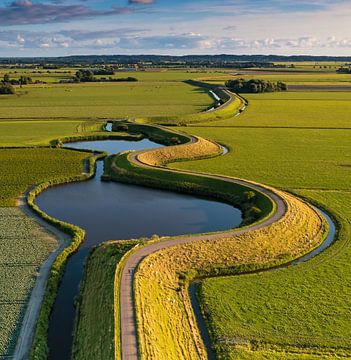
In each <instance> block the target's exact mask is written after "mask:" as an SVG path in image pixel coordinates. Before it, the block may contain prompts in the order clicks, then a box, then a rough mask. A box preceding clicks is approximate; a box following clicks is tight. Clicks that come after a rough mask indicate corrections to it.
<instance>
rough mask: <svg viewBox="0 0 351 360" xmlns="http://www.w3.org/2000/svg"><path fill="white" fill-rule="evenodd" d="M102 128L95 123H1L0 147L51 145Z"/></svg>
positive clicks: (32, 121)
mask: <svg viewBox="0 0 351 360" xmlns="http://www.w3.org/2000/svg"><path fill="white" fill-rule="evenodd" d="M102 126H103V123H101V122H94V121H70V120H61V121H60V120H51V121H45V120H41V121H37V120H31V121H30V120H26V121H20V120H12V121H0V147H11V146H16V147H17V146H36V145H50V143H51V141H52V140H54V139H58V138H62V137H65V136H74V135H87V134H88V135H89V133H91V132H95V131H100V130H101V128H102Z"/></svg>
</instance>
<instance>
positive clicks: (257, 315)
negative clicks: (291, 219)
mask: <svg viewBox="0 0 351 360" xmlns="http://www.w3.org/2000/svg"><path fill="white" fill-rule="evenodd" d="M247 98H248V100H249V107H248V109H247V112H245V113H243V114H241V115H240V116H239V117H237V118H234V119H230V120H225V121H218V122H216V123H211V124H210V123H208V124H206V123H204V124H201V126H202V127H196V126H197V125H196V126H194V127H192V128H191V130H190V129H189V128H188V129H185V128H184V129H183V130H187V131H189V132H191V133H194V134H197V135H200V136H203V137H210V138H211V139H214V140H216V141H218V142H220V143H222V144H224V145H226V146H228V147H229V148H230V150H231V152H230V153H229V154H227V155H226V156H225V157H223V158H215V159H209V160H201V161H197V162H189V163H181V164H176V167H180V168H183V169H192V170H194V169H196V170H199V171H206V172H212V173H217V174H218V173H220V174H228V175H231V176H238V177H243V178H245V179H251V180H254V181H259V182H263V183H265V184H271V185H274V186H276V187H279V188H284V189H288V190H289V191H291V192H294V193H296V194H298V195H300V196H303V197H305V198H307V199H309V200H310V201H312V202H314V203H317V204H320V206H322V207H324V208H325V209H327V210H328V211H329V212H330V213H332V214H334V216H335V217H336V219H337V221H338V223H339V233H338V237H337V238H338V241H337V242H336V243H335V244H334V245H333V246H332V247H330V248H329V249H328V250H327V251H325V252H324V253H323V254H322V255H319V256H318V257H316V258H315V259H313V260H310V261H308V262H306V263H304V264H300V265H299V266H297V267H294V268H290V269H284V270H280V271H276V272H271V273H265V274H257V275H245V276H239V277H227V278H223V279H220V278H215V279H208V280H205V281H204V282H203V284H202V286H201V292H200V295H201V296H200V297H201V303H203V306H204V311H205V313H206V314H207V315H208V319H209V320H208V321H209V326H210V328H211V331H212V338H213V340H214V344H215V346H216V349H217V352H218V354H219V355H220V356H222V357H223V358H226V359H237V358H240V359H241V358H242V359H266V358H269V359H271V358H272V359H275V358H276V359H304V358H306V359H317V358H334V356H335V355H336V354H338V355H340V356H342V355H344V356H345V354H347V355H349V354H350V348H349V339H350V333H349V330H350V322H349V312H348V310H349V307H350V301H349V299H350V293H349V287H347V285H345V284H347V280H345V279H348V278H349V277H350V274H351V270H350V269H349V264H348V261H347V260H346V259H347V258H348V257H349V255H348V254H349V252H350V246H349V240H350V231H349V229H350V228H349V223H350V216H351V213H350V211H351V208H350V195H349V189H350V182H349V179H350V175H351V173H350V167H349V165H350V163H351V153H350V149H351V134H350V133H349V131H350V130H348V129H345V128H349V124H350V123H349V119H348V117H349V116H348V115H347V114H348V103H347V102H345V99H348V98H349V93H342V92H337V93H334V92H333V93H330V92H329V93H318V92H308V93H284V94H283V93H277V94H263V95H262V96H261V95H259V96H256V95H248V96H247ZM327 109H332V111H331V112H329V111H327ZM331 114H333V116H331ZM272 127H274V128H272ZM327 127H328V128H329V129H326V128H327ZM311 128H313V129H311ZM172 166H175V165H172ZM335 294H338V296H337V297H336V296H335ZM331 314H333V315H331ZM235 344H236V345H235ZM289 351H291V352H292V353H289ZM293 353H295V355H294V354H293ZM296 353H298V355H296ZM318 354H319V355H318ZM322 354H324V356H323V355H322Z"/></svg>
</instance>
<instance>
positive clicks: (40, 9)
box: [0, 0, 351, 57]
mask: <svg viewBox="0 0 351 360" xmlns="http://www.w3.org/2000/svg"><path fill="white" fill-rule="evenodd" d="M350 19H351V1H349V0H334V1H330V0H309V1H307V0H295V1H284V0H280V1H279V0H212V1H209V0H197V1H191V0H174V1H170V0H117V1H97V0H0V57H3V56H61V55H72V54H141V53H144V54H171V55H185V54H218V53H227V54H282V55H290V54H309V55H351V52H350V50H351V30H350V26H349V23H350Z"/></svg>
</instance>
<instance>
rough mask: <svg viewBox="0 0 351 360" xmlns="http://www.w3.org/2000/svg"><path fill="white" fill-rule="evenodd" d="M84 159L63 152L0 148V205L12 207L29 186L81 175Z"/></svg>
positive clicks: (61, 150) (71, 152) (75, 154)
mask: <svg viewBox="0 0 351 360" xmlns="http://www.w3.org/2000/svg"><path fill="white" fill-rule="evenodd" d="M86 157H87V155H86V154H84V153H79V152H73V151H68V150H64V149H49V148H47V149H27V148H26V149H0V158H1V161H0V183H1V188H0V206H14V205H15V204H16V200H17V198H18V197H19V196H20V195H21V194H22V193H24V192H25V191H26V190H27V189H28V188H29V187H30V186H33V185H35V184H39V183H42V182H44V181H47V180H50V179H54V178H64V177H70V176H74V175H77V174H79V173H81V172H82V171H83V159H84V158H86Z"/></svg>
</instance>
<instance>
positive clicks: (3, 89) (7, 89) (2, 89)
mask: <svg viewBox="0 0 351 360" xmlns="http://www.w3.org/2000/svg"><path fill="white" fill-rule="evenodd" d="M15 93H16V90H15V88H14V87H13V86H12V85H11V84H1V85H0V94H2V95H11V94H15Z"/></svg>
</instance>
